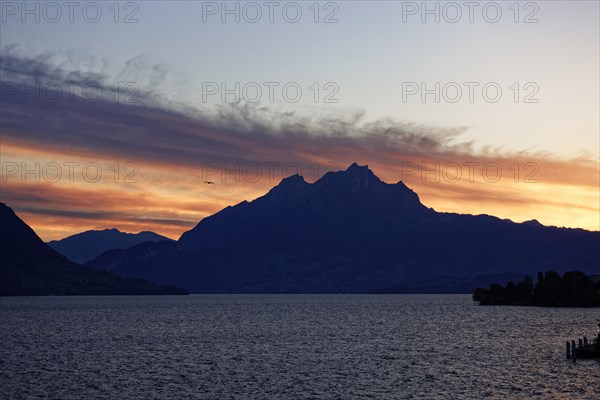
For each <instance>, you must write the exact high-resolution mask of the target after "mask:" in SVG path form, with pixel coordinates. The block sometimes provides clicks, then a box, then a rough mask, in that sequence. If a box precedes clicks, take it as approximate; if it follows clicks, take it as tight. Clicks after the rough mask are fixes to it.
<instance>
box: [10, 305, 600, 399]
mask: <svg viewBox="0 0 600 400" xmlns="http://www.w3.org/2000/svg"><path fill="white" fill-rule="evenodd" d="M597 318H600V309H598V308H596V309H570V308H561V309H559V308H538V307H482V306H477V305H475V304H474V303H473V302H472V301H471V297H470V296H469V295H191V296H164V297H162V296H147V297H146V296H131V297H128V296H110V297H21V298H6V297H4V298H0V335H1V342H0V387H1V389H0V398H1V399H60V400H67V399H111V400H114V399H144V400H146V399H174V400H175V399H177V400H180V399H219V400H221V399H355V398H357V399H358V398H372V399H428V400H430V399H481V398H485V397H487V398H498V399H569V400H573V399H594V398H598V397H597V396H598V393H599V392H600V390H599V387H598V386H599V382H600V362H598V361H593V360H578V361H577V363H576V364H573V363H572V362H570V361H568V360H567V359H566V357H565V341H566V340H570V339H575V340H577V338H578V337H580V336H581V334H582V333H587V334H588V337H589V338H590V337H593V335H594V332H596V328H597V326H596V324H597V323H598V322H597Z"/></svg>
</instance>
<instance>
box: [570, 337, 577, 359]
mask: <svg viewBox="0 0 600 400" xmlns="http://www.w3.org/2000/svg"><path fill="white" fill-rule="evenodd" d="M571 350H572V352H571V358H572V359H573V362H576V361H577V349H576V348H575V341H574V340H571Z"/></svg>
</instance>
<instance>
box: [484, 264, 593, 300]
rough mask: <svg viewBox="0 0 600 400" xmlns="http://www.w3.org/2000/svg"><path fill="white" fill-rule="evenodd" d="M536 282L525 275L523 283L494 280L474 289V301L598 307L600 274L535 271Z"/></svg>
mask: <svg viewBox="0 0 600 400" xmlns="http://www.w3.org/2000/svg"><path fill="white" fill-rule="evenodd" d="M537 278H538V280H537V283H535V285H534V283H533V278H532V277H530V276H527V277H525V279H523V281H522V282H518V283H514V282H512V281H511V282H508V283H507V284H506V286H502V285H499V284H497V283H494V284H492V285H491V286H490V287H489V288H482V287H480V288H477V289H475V292H474V293H473V300H474V301H476V302H478V303H479V304H480V305H516V306H544V307H600V277H598V276H596V275H593V276H587V275H586V274H584V273H583V272H579V271H570V272H565V273H564V275H563V276H562V277H561V276H560V274H558V273H557V272H555V271H548V272H546V273H545V274H544V273H543V272H538V277H537Z"/></svg>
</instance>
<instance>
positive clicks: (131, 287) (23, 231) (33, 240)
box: [0, 203, 185, 296]
mask: <svg viewBox="0 0 600 400" xmlns="http://www.w3.org/2000/svg"><path fill="white" fill-rule="evenodd" d="M0 259H1V261H2V262H1V263H0V295H2V296H17V295H30V296H31V295H103V294H104V295H106V294H112V295H121V294H139V295H142V294H143V295H147V294H184V293H185V291H183V290H181V289H178V288H174V287H165V286H162V287H161V286H156V285H154V284H151V283H150V282H147V281H144V280H141V279H131V278H125V277H121V276H115V275H112V274H110V273H108V272H105V271H97V270H94V269H91V268H88V267H84V266H81V265H78V264H76V263H73V262H72V261H70V260H68V259H67V258H66V257H65V256H63V255H61V254H60V253H58V252H57V251H56V250H54V249H52V248H51V247H50V246H48V245H47V244H46V243H44V242H43V241H42V239H40V238H39V236H38V235H37V234H36V233H35V231H34V230H33V229H31V227H30V226H29V225H27V224H26V223H25V222H24V221H23V220H21V219H20V218H19V217H18V216H17V214H16V213H15V212H14V211H13V210H12V209H11V208H10V207H8V206H7V205H6V204H5V203H0Z"/></svg>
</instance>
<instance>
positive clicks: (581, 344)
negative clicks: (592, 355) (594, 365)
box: [579, 338, 583, 349]
mask: <svg viewBox="0 0 600 400" xmlns="http://www.w3.org/2000/svg"><path fill="white" fill-rule="evenodd" d="M579 348H580V349H583V339H581V338H579Z"/></svg>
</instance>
